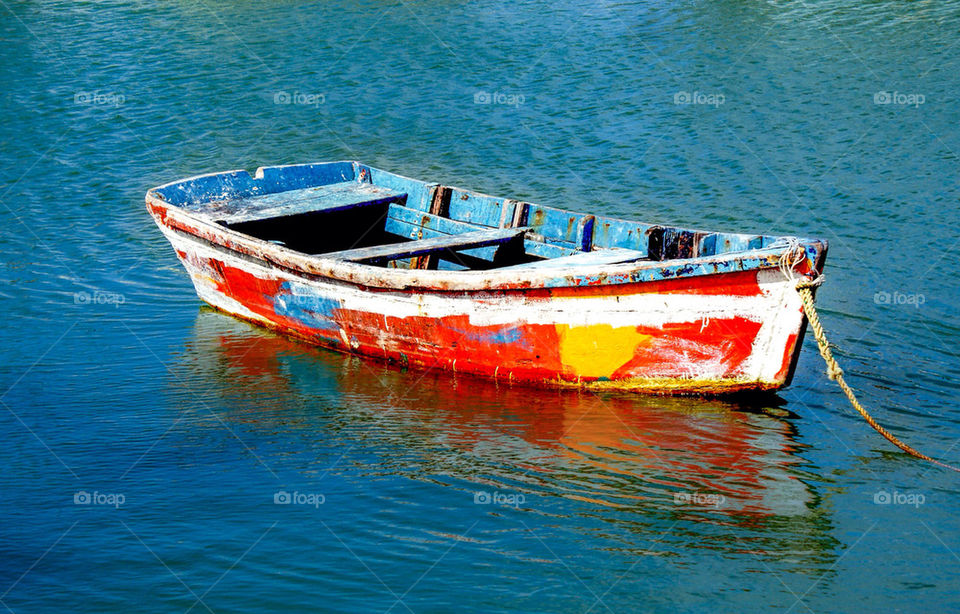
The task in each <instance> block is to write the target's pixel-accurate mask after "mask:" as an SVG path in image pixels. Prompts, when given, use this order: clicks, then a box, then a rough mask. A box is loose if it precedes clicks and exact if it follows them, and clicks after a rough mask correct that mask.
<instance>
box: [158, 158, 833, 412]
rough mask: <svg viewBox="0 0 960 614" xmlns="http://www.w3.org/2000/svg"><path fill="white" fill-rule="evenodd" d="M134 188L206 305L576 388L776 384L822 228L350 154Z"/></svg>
mask: <svg viewBox="0 0 960 614" xmlns="http://www.w3.org/2000/svg"><path fill="white" fill-rule="evenodd" d="M146 201H147V209H148V211H149V212H150V214H151V215H152V216H153V218H154V220H155V221H156V222H157V224H158V225H159V227H160V229H161V231H162V232H163V233H164V235H165V236H166V237H167V239H169V241H170V243H171V244H173V247H174V249H175V250H176V252H177V255H178V256H179V258H180V261H181V262H182V263H183V265H184V267H185V268H186V270H187V272H188V273H189V274H190V278H191V280H192V281H193V284H194V287H195V288H196V291H197V294H198V295H199V297H200V298H201V299H202V300H204V301H206V302H207V303H209V304H210V305H212V306H213V307H215V308H217V309H219V310H222V311H224V312H226V313H229V314H232V315H234V316H237V317H240V318H243V319H246V320H249V321H252V322H255V323H257V324H260V325H263V326H267V327H270V328H273V329H275V330H278V331H280V332H282V333H285V334H288V335H292V336H294V337H297V338H300V339H302V340H304V341H306V342H308V343H312V344H315V345H319V346H323V347H327V348H331V349H334V350H339V351H343V352H349V353H357V354H363V355H367V356H371V357H376V358H380V359H385V360H388V361H396V362H398V363H400V364H402V365H405V366H406V365H409V366H414V367H420V368H434V367H438V368H443V369H448V370H452V371H456V372H463V373H471V374H477V375H484V376H489V377H493V378H498V379H502V380H504V381H512V382H523V383H532V384H545V385H559V386H579V387H584V388H593V389H606V388H616V389H630V390H637V391H643V392H655V393H672V394H711V395H712V394H723V393H732V392H742V391H762V390H776V389H779V388H782V387H783V386H786V385H788V384H789V382H790V379H791V377H792V375H793V371H794V368H795V366H796V362H797V357H798V355H799V352H800V347H801V342H802V339H803V332H804V329H805V324H806V320H805V316H804V312H803V306H802V303H801V300H800V297H799V296H798V294H797V292H796V291H795V285H796V281H795V280H794V279H792V277H793V276H794V275H800V276H804V275H805V276H809V277H812V276H815V275H817V274H819V273H820V272H821V271H822V269H823V264H824V260H825V258H826V254H827V243H826V241H822V240H813V239H799V238H796V237H775V236H766V235H747V234H731V233H723V232H701V231H695V230H686V229H682V228H675V227H670V226H662V225H656V224H644V223H640V222H634V221H627V220H621V219H615V218H611V217H606V216H601V215H591V214H585V213H574V212H571V211H565V210H562V209H556V208H552V207H546V206H542V205H536V204H532V203H527V202H521V201H517V200H512V199H509V198H498V197H494V196H487V195H485V194H479V193H476V192H472V191H469V190H464V189H461V188H455V187H450V186H445V185H440V184H438V183H430V182H425V181H418V180H415V179H409V178H407V177H402V176H400V175H396V174H393V173H389V172H386V171H381V170H378V169H375V168H371V167H369V166H365V165H363V164H360V163H358V162H329V163H318V164H298V165H288V166H275V167H264V168H260V169H258V170H257V172H256V173H255V174H254V175H253V176H251V175H250V174H249V173H247V172H246V171H242V170H240V171H230V172H225V173H216V174H210V175H201V176H198V177H192V178H189V179H184V180H181V181H176V182H173V183H168V184H165V185H162V186H160V187H157V188H153V189H152V190H150V191H149V192H147V196H146ZM784 262H788V263H789V266H788V267H786V268H785V267H784ZM785 273H787V274H785Z"/></svg>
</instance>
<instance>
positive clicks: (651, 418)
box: [0, 1, 960, 613]
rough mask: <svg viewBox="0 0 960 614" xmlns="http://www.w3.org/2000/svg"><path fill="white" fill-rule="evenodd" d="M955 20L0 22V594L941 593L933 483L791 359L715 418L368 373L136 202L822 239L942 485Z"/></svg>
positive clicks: (791, 596) (585, 13) (388, 16)
mask: <svg viewBox="0 0 960 614" xmlns="http://www.w3.org/2000/svg"><path fill="white" fill-rule="evenodd" d="M958 26H960V3H957V2H936V3H935V2H914V3H909V4H907V3H898V2H891V1H874V2H856V3H848V2H837V1H828V2H816V3H779V2H778V3H774V2H768V3H744V2H734V1H717V2H669V3H616V4H600V3H597V4H589V5H585V4H579V3H566V2H559V3H556V2H555V3H547V2H536V3H529V4H525V5H523V6H512V5H507V4H501V3H492V2H479V3H471V4H455V3H449V2H436V3H418V4H414V3H409V2H402V3H397V4H393V3H381V2H363V3H353V2H350V3H343V2H341V3H322V4H307V3H300V2H278V3H274V4H271V5H269V8H265V5H262V4H261V3H253V2H233V3H224V2H220V3H211V2H205V1H198V2H176V3H174V2H171V3H164V4H151V3H136V4H133V5H128V4H124V3H110V2H98V3H90V2H78V3H66V2H45V1H37V2H9V1H8V2H6V3H2V4H0V80H2V83H3V88H2V90H0V118H2V120H0V152H2V153H0V162H2V164H0V228H2V231H0V245H2V248H3V249H2V256H0V281H2V282H3V283H2V285H0V309H2V314H3V318H2V320H0V322H2V323H0V335H2V337H0V338H2V344H0V429H2V431H0V432H2V433H3V441H4V445H3V446H0V467H3V470H2V471H0V519H2V522H0V600H2V603H0V605H3V606H5V608H6V611H12V612H16V613H20V612H35V611H51V612H60V611H90V612H102V611H120V610H137V611H157V612H161V611H162V612H168V611H188V610H189V611H218V612H219V611H225V612H241V611H243V612H253V611H299V610H304V611H306V610H309V611H318V610H319V611H395V612H399V611H414V612H420V611H432V612H439V611H450V610H454V609H456V610H461V611H478V612H479V611H482V612H486V611H517V612H520V611H524V612H526V611H544V612H601V611H607V610H609V611H614V612H621V611H664V612H671V613H673V612H699V611H705V610H710V611H730V612H743V611H757V610H764V611H788V612H804V611H817V612H819V611H864V610H880V611H948V610H951V609H958V608H960V595H958V592H957V582H956V577H957V576H956V574H957V569H958V565H960V558H958V555H960V546H958V545H957V544H958V540H960V518H958V516H957V513H956V512H957V509H958V497H960V487H958V484H960V482H958V480H957V477H956V475H954V474H951V473H949V472H946V471H943V470H941V469H938V468H935V467H931V466H929V465H926V464H923V463H921V462H918V461H915V460H912V459H910V458H909V457H907V456H905V455H904V454H902V453H900V452H899V451H898V450H896V449H895V448H893V447H892V446H890V445H889V444H887V442H885V441H883V440H882V439H880V438H879V437H878V436H877V435H876V434H875V433H874V432H873V431H872V430H871V429H870V428H869V427H868V426H867V425H866V424H865V423H863V421H862V420H861V419H860V418H859V417H858V416H856V415H855V414H853V412H852V410H850V409H849V407H848V405H847V404H846V401H845V400H844V398H843V397H842V395H841V394H840V393H839V392H838V391H837V389H836V388H835V386H834V385H833V384H832V383H830V382H828V381H827V380H826V378H825V376H824V375H823V365H822V363H821V361H820V359H819V357H818V356H817V353H816V347H815V345H814V344H813V343H812V340H811V339H809V338H808V339H807V342H806V346H805V348H804V353H803V355H802V357H801V359H800V363H799V367H798V371H797V375H796V378H795V381H794V384H793V386H792V387H791V388H789V389H787V390H785V391H783V392H782V394H781V395H780V396H781V398H780V399H779V400H774V401H769V400H768V401H764V402H762V403H758V404H752V405H751V404H745V403H743V402H738V403H731V402H723V401H701V400H693V399H661V398H647V397H638V396H630V395H618V394H605V395H593V394H579V393H576V392H548V391H540V390H526V389H522V388H511V387H508V386H503V385H499V386H498V385H495V384H493V383H489V382H485V381H477V380H472V379H465V378H461V377H458V378H453V377H450V376H445V375H440V374H436V373H427V374H424V373H417V372H409V373H404V372H401V371H398V370H395V369H391V368H388V367H385V366H383V365H379V364H375V363H369V362H364V361H359V360H357V359H355V358H346V357H342V356H339V355H335V354H329V353H325V352H322V351H317V350H313V349H311V348H308V347H304V346H301V345H298V344H296V343H293V342H290V341H287V340H284V339H281V338H278V337H275V336H273V335H271V334H269V333H265V332H262V331H260V330H257V329H255V328H253V327H251V326H248V325H246V324H244V323H241V322H238V321H235V320H232V319H230V318H228V317H225V316H223V315H220V314H217V313H215V312H212V311H209V310H206V309H203V308H202V307H201V306H200V304H199V302H198V300H197V299H196V297H195V296H194V294H193V290H192V287H191V286H190V284H189V281H188V280H187V278H186V276H185V274H184V272H183V271H182V269H181V267H180V266H179V264H178V263H177V261H176V258H175V256H174V254H173V251H172V249H171V248H170V247H169V245H168V244H167V243H166V242H165V241H164V240H163V238H162V237H161V236H160V233H159V232H158V231H157V229H156V228H155V227H154V225H153V223H152V222H151V221H150V219H149V217H148V216H147V214H146V212H145V211H144V208H143V194H144V192H145V191H146V189H148V188H149V187H152V186H154V185H158V184H160V183H163V182H166V181H170V180H173V179H178V178H181V177H185V176H189V175H192V174H197V173H201V172H210V171H219V170H225V169H232V168H247V169H253V168H256V167H257V166H260V165H269V164H283V163H292V162H304V161H315V160H335V159H357V160H361V161H364V162H366V163H368V164H371V165H374V166H377V167H380V168H384V169H388V170H392V171H395V172H399V173H402V174H405V175H409V176H414V177H419V178H424V179H433V180H438V181H442V182H444V183H448V184H453V185H459V186H463V187H467V188H472V189H475V190H479V191H483V192H488V193H493V194H501V195H508V196H513V197H517V198H523V199H527V200H530V201H533V202H538V203H543V204H547V205H554V206H560V207H567V208H571V209H577V210H589V211H597V212H603V213H607V214H614V215H619V216H623V217H632V218H639V219H643V220H648V221H657V222H664V223H675V224H681V225H691V226H695V227H702V228H709V229H716V230H729V231H742V232H756V233H769V234H800V235H806V236H817V237H823V238H826V239H828V240H829V241H830V242H831V252H830V256H829V258H828V261H827V283H826V285H825V286H824V287H823V288H822V290H821V292H820V294H819V296H818V300H819V303H820V305H821V314H822V316H823V319H824V321H825V324H826V326H827V328H828V331H829V333H830V335H831V338H832V340H833V341H834V342H835V343H836V344H837V346H838V351H837V354H838V357H839V358H840V359H841V360H842V362H843V363H844V365H845V367H846V370H847V373H848V378H849V381H850V383H851V384H852V385H853V386H854V387H855V388H856V389H857V390H858V391H861V392H862V396H863V398H864V400H865V401H866V402H867V404H868V405H869V406H870V407H871V408H873V409H874V410H875V413H876V415H877V416H878V417H879V418H880V419H881V421H882V422H883V423H884V424H886V425H887V426H889V427H890V428H891V429H892V430H893V431H894V432H896V433H898V434H900V435H902V436H903V437H904V438H905V439H906V440H907V441H909V442H910V443H912V444H913V445H915V446H917V447H918V448H920V449H921V450H923V451H926V452H928V453H929V454H931V455H933V456H936V457H940V458H943V459H946V460H949V461H952V462H954V463H957V462H960V446H957V443H958V438H960V419H958V418H957V416H956V413H955V404H956V400H957V397H958V390H960V359H958V354H957V347H958V345H960V327H958V325H957V321H958V316H960V313H958V300H957V296H958V292H957V277H956V275H955V274H954V273H953V268H954V264H955V260H956V253H957V248H958V246H960V231H958V227H960V213H958V207H957V204H958V185H957V171H958V168H960V156H958V152H960V130H958V125H960V124H958V111H957V109H958V107H957V91H960V88H958V86H960V82H958V81H960V80H958V77H957V75H958V74H960V73H958V69H960V38H958V34H957V32H958ZM84 493H86V494H84ZM275 498H276V499H277V500H279V501H285V500H289V501H290V503H288V504H285V505H283V504H276V503H275V502H274V501H275ZM75 499H76V502H75Z"/></svg>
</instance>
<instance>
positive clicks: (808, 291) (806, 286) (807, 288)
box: [788, 270, 960, 472]
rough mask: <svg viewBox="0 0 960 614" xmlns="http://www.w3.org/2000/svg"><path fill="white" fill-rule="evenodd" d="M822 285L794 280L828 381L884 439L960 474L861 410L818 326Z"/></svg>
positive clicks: (820, 325)
mask: <svg viewBox="0 0 960 614" xmlns="http://www.w3.org/2000/svg"><path fill="white" fill-rule="evenodd" d="M791 272H792V270H791ZM788 277H789V278H791V279H793V278H794V277H793V276H792V275H788ZM822 283H823V276H822V275H820V276H818V277H816V278H814V279H807V278H803V277H801V278H797V279H796V288H797V293H798V294H800V299H801V300H802V301H803V311H804V312H805V313H806V314H807V320H808V321H809V322H810V327H811V328H812V329H813V334H814V336H815V337H816V338H817V345H818V346H820V356H822V357H823V360H824V362H826V363H827V375H828V376H829V377H830V379H832V380H835V381H836V382H837V385H838V386H840V389H841V390H843V394H845V395H847V399H848V400H849V401H850V404H851V405H853V408H854V409H855V410H857V411H858V412H860V415H861V416H863V419H864V420H866V421H867V423H868V424H869V425H870V426H872V427H873V428H874V430H876V431H877V432H878V433H880V434H881V435H883V437H884V439H886V440H887V441H889V442H890V443H892V444H893V445H895V446H897V447H898V448H900V449H901V450H903V451H904V452H906V453H907V454H909V455H911V456H915V457H917V458H922V459H923V460H925V461H929V462H931V463H934V464H935V465H940V466H941V467H945V468H947V469H950V470H951V471H958V472H960V468H958V467H954V466H953V465H948V464H947V463H944V462H941V461H938V460H937V459H935V458H930V457H929V456H927V455H926V454H923V453H922V452H919V451H918V450H916V449H914V448H912V447H910V446H908V445H907V444H905V443H903V442H902V441H900V440H899V439H897V438H896V437H895V436H894V435H892V434H891V433H890V432H889V431H888V430H887V429H885V428H883V427H882V426H880V424H879V423H877V421H876V420H874V419H873V416H871V415H870V414H869V413H868V412H867V410H866V409H864V408H863V405H861V404H860V401H858V400H857V396H856V395H855V394H854V393H853V390H852V389H851V388H850V386H848V385H847V382H846V380H844V379H843V369H841V368H840V364H839V363H838V362H837V359H836V358H834V357H833V353H832V352H831V351H830V343H829V342H828V341H827V335H826V333H824V332H823V325H822V324H820V317H819V316H818V315H817V309H816V306H815V305H814V302H813V289H814V288H816V287H817V286H819V285H820V284H822Z"/></svg>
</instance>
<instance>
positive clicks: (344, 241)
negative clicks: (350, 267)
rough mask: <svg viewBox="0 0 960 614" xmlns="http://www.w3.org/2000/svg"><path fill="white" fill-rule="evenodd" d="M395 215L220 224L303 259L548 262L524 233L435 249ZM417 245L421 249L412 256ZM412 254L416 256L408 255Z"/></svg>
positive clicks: (448, 265) (483, 265) (347, 212)
mask: <svg viewBox="0 0 960 614" xmlns="http://www.w3.org/2000/svg"><path fill="white" fill-rule="evenodd" d="M390 211H391V204H390V203H382V204H372V205H365V206H362V207H352V208H348V209H339V210H332V211H331V210H321V211H307V212H303V213H297V214H293V215H284V216H278V217H268V218H261V219H252V220H245V221H239V222H228V221H224V222H220V224H221V225H222V226H224V227H227V228H230V229H231V230H235V231H237V232H241V233H243V234H246V235H249V236H252V237H255V238H257V239H262V240H264V241H269V242H271V243H275V244H277V245H282V246H284V247H287V248H289V249H292V250H295V251H298V252H302V253H304V254H309V255H313V256H330V255H332V254H336V256H337V257H338V258H340V259H351V260H357V261H360V262H363V263H364V264H370V265H374V266H381V267H390V268H423V269H453V270H467V269H469V270H489V269H495V268H501V267H508V266H517V265H522V264H527V263H531V262H537V261H541V260H544V258H541V257H538V256H535V255H532V254H529V253H527V252H526V249H525V245H524V234H523V232H522V231H521V230H513V231H509V230H507V231H502V232H500V233H497V232H495V231H489V230H486V231H483V230H481V229H480V227H477V229H476V230H477V231H478V232H477V234H488V235H489V236H488V237H476V238H473V239H472V240H469V239H464V238H463V237H461V236H458V235H456V234H454V235H451V238H450V240H449V241H450V242H451V243H459V244H456V245H449V246H443V245H431V244H429V243H426V242H423V241H422V240H421V239H422V236H420V235H422V234H423V229H420V231H419V232H414V233H412V234H414V235H415V236H414V238H411V237H409V236H404V235H401V234H397V232H400V231H404V230H408V229H407V228H406V227H405V226H402V225H399V224H398V222H397V221H396V220H394V219H392V218H391V217H390V215H389V214H390ZM391 231H393V232H391ZM463 234H464V236H466V235H467V234H468V233H463ZM412 245H417V248H416V249H415V250H410V249H409V246H412ZM383 246H393V247H395V248H396V250H394V251H395V252H396V253H393V254H387V255H385V256H384V255H379V256H378V255H377V254H373V253H370V254H366V255H368V256H369V257H367V258H364V257H363V256H364V255H365V253H364V250H368V249H369V248H375V247H383ZM421 246H422V247H421ZM386 251H390V250H386ZM410 251H413V252H414V253H411V254H406V253H404V252H410ZM378 253H384V250H380V251H379V252H378Z"/></svg>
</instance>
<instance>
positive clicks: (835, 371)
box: [827, 361, 843, 380]
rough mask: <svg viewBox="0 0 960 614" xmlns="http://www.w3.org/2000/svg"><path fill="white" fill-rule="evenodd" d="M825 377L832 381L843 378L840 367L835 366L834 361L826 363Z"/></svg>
mask: <svg viewBox="0 0 960 614" xmlns="http://www.w3.org/2000/svg"><path fill="white" fill-rule="evenodd" d="M827 377H829V378H830V379H832V380H836V379H838V378H840V377H843V369H841V368H840V365H839V364H837V362H836V361H833V362H828V363H827Z"/></svg>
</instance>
